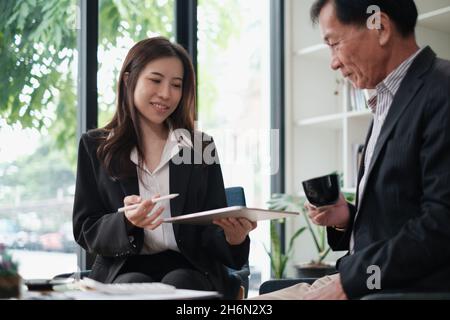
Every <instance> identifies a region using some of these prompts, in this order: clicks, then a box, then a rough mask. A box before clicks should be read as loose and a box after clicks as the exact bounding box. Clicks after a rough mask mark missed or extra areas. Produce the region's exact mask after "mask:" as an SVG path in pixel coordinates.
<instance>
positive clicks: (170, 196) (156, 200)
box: [117, 193, 179, 212]
mask: <svg viewBox="0 0 450 320" xmlns="http://www.w3.org/2000/svg"><path fill="white" fill-rule="evenodd" d="M178 196H179V194H178V193H172V194H168V195H166V196H162V197H158V198H154V199H152V202H153V203H157V202H159V201H163V200H170V199H173V198H176V197H178ZM139 205H140V203H136V204H132V205H130V206H126V207H122V208H119V210H117V212H124V211H125V210H133V209H136V208H137V207H139Z"/></svg>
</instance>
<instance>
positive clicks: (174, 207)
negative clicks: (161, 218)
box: [169, 147, 193, 235]
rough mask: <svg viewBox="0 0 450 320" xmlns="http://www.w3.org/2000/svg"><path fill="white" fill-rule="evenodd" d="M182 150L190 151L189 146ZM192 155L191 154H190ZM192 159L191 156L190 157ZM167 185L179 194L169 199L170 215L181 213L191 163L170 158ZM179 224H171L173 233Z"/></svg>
mask: <svg viewBox="0 0 450 320" xmlns="http://www.w3.org/2000/svg"><path fill="white" fill-rule="evenodd" d="M182 150H184V151H183V152H191V149H190V148H186V147H185V148H183V149H182ZM181 152H182V151H181V150H180V156H181ZM191 155H192V154H191ZM191 160H192V161H193V158H192V157H191ZM169 172H170V174H169V176H170V177H169V185H170V193H178V194H179V196H178V197H176V198H174V199H172V200H170V212H171V214H172V217H176V216H179V215H181V214H183V209H184V203H185V202H186V194H187V187H188V183H189V179H190V177H191V172H192V165H191V164H185V163H181V164H175V163H173V161H172V160H171V161H170V162H169ZM178 228H179V224H177V223H174V224H173V230H174V232H175V235H177V234H178Z"/></svg>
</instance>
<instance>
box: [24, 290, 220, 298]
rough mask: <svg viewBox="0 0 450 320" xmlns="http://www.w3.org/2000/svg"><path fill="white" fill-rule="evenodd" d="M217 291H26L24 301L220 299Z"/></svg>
mask: <svg viewBox="0 0 450 320" xmlns="http://www.w3.org/2000/svg"><path fill="white" fill-rule="evenodd" d="M220 297H221V295H220V294H219V293H218V292H216V291H199V290H186V289H176V291H175V293H159V294H155V293H138V294H106V293H101V292H95V291H80V290H69V291H64V292H58V291H43V292H39V291H25V292H23V294H22V297H21V299H22V300H203V299H208V300H209V299H213V300H216V299H219V298H220Z"/></svg>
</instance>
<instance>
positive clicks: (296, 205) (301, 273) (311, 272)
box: [268, 192, 354, 278]
mask: <svg viewBox="0 0 450 320" xmlns="http://www.w3.org/2000/svg"><path fill="white" fill-rule="evenodd" d="M344 196H345V198H346V199H347V201H350V202H351V201H353V199H354V194H353V193H349V192H344ZM305 201H306V198H305V197H304V196H294V195H289V194H282V193H278V194H274V195H272V198H271V199H270V201H269V202H268V203H269V208H270V209H274V210H283V211H297V212H301V214H302V216H303V217H304V220H305V224H306V226H305V227H301V228H300V229H298V230H297V231H296V232H295V233H294V235H293V236H292V237H291V239H290V241H289V245H288V248H287V251H286V253H285V255H286V256H289V255H290V254H291V252H292V250H293V242H294V240H295V239H296V238H297V237H298V236H299V235H300V234H301V233H303V231H304V230H308V231H309V233H310V235H311V237H312V240H313V243H314V247H315V249H316V253H317V256H316V257H315V258H313V259H312V260H311V261H309V262H307V263H298V264H296V265H295V268H296V269H297V276H298V277H301V278H318V277H322V276H324V275H327V274H331V273H334V272H336V269H335V266H334V265H330V264H328V263H326V262H325V258H326V257H327V255H328V254H329V252H330V251H331V248H330V247H329V246H328V243H327V238H326V228H325V227H322V226H317V225H313V224H311V222H310V221H309V220H310V219H309V217H308V215H307V212H306V209H305V207H304V203H305ZM271 238H272V246H273V247H274V245H273V244H274V243H276V242H277V241H278V242H279V236H278V234H274V233H273V232H272V234H271ZM274 239H278V240H274ZM271 260H272V257H271ZM286 262H287V261H286ZM272 268H273V266H272Z"/></svg>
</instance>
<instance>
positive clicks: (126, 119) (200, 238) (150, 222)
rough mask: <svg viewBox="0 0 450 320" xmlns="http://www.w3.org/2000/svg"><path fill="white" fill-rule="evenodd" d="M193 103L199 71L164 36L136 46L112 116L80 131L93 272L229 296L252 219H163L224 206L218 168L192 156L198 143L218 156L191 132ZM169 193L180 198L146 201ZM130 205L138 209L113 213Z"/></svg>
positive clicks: (83, 225)
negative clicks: (210, 221) (188, 221)
mask: <svg viewBox="0 0 450 320" xmlns="http://www.w3.org/2000/svg"><path fill="white" fill-rule="evenodd" d="M194 108H195V76H194V70H193V67H192V63H191V61H190V59H189V57H188V55H187V53H186V51H185V50H184V49H183V48H182V47H181V46H179V45H176V44H172V43H171V42H169V41H168V40H167V39H165V38H162V37H157V38H151V39H146V40H143V41H140V42H139V43H137V44H136V45H135V46H134V47H133V48H132V49H131V50H130V52H129V53H128V55H127V57H126V59H125V61H124V64H123V66H122V70H121V72H120V78H119V83H118V97H117V110H116V112H115V114H114V117H113V119H112V120H111V122H110V123H108V124H107V125H106V126H105V127H104V128H102V129H98V130H93V131H90V132H88V133H87V134H83V136H82V137H81V141H80V146H79V153H78V172H77V183H76V191H75V203H74V211H73V225H74V236H75V239H76V241H77V242H78V244H80V246H82V247H83V248H84V249H85V250H87V251H88V252H90V253H94V254H96V255H97V257H96V260H95V263H94V265H93V267H92V271H91V273H90V277H91V278H93V279H95V280H98V281H102V282H105V283H112V282H153V281H157V282H163V283H167V284H171V285H174V286H175V287H177V288H183V289H195V290H216V291H219V292H220V293H222V294H223V296H224V297H225V298H233V295H234V294H235V292H232V291H233V288H231V286H230V283H229V281H227V279H228V277H229V276H228V272H227V269H226V268H225V265H226V266H229V267H231V268H234V269H239V268H241V267H242V265H243V264H244V263H245V262H246V261H247V259H248V253H249V242H250V240H249V237H248V233H249V232H250V231H251V230H253V229H254V228H255V227H256V223H252V222H250V221H248V220H246V219H222V220H217V221H215V222H214V224H211V225H207V226H193V225H178V224H174V225H172V224H162V223H161V218H164V217H170V216H178V215H181V214H187V213H192V212H198V211H204V210H210V209H216V208H221V207H226V206H227V203H226V197H225V191H224V184H223V179H222V172H221V169H220V165H219V164H218V163H217V161H216V162H214V161H205V160H211V159H203V158H202V159H201V161H200V162H199V161H194V159H197V160H198V155H199V151H198V150H197V149H198V147H197V146H200V154H201V155H203V154H204V153H206V154H207V155H208V154H209V155H210V156H211V157H213V158H214V159H216V156H217V155H216V153H215V148H214V144H213V142H212V140H211V139H210V138H207V137H205V136H204V135H203V134H199V133H198V132H195V131H194V123H193V118H194V116H193V115H194ZM199 140H201V141H199ZM205 140H206V141H208V140H209V143H208V142H204V141H205ZM202 141H203V142H202ZM206 147H208V148H206ZM206 150H209V151H210V153H207V152H203V151H206ZM211 150H212V152H211ZM180 159H181V160H182V161H180ZM169 193H178V194H179V196H178V197H177V198H175V199H172V200H170V202H169V200H165V202H164V201H163V202H158V203H157V204H154V203H153V202H152V201H151V199H152V198H154V197H156V196H158V195H166V194H169ZM133 204H138V207H137V208H136V209H133V210H125V212H124V213H122V212H118V209H119V208H120V207H123V206H129V205H133Z"/></svg>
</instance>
